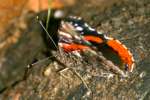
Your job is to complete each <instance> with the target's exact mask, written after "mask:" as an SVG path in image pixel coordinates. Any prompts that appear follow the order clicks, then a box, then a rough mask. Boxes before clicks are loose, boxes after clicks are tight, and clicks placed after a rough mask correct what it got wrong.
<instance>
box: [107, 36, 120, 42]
mask: <svg viewBox="0 0 150 100" xmlns="http://www.w3.org/2000/svg"><path fill="white" fill-rule="evenodd" d="M104 38H105V39H108V40H113V38H111V37H108V36H106V35H104ZM116 41H117V40H116ZM119 43H120V42H119Z"/></svg>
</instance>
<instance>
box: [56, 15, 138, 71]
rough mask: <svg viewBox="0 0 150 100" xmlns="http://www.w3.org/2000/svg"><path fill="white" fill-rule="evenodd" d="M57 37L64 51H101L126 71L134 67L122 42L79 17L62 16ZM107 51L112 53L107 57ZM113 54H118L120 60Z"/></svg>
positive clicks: (132, 60) (131, 57)
mask: <svg viewBox="0 0 150 100" xmlns="http://www.w3.org/2000/svg"><path fill="white" fill-rule="evenodd" d="M58 37H59V42H58V46H59V47H61V48H62V49H63V50H64V51H65V52H73V51H79V52H80V51H83V50H89V49H91V50H95V51H96V52H98V51H101V52H103V54H104V55H107V56H108V58H112V60H114V62H115V63H117V62H121V63H122V64H123V69H125V70H126V71H129V72H132V71H133V69H134V67H135V63H134V58H133V55H132V53H131V52H130V51H129V50H128V48H127V47H126V46H125V45H124V44H122V43H121V42H120V41H119V40H117V39H114V38H112V37H108V36H107V35H106V34H104V33H102V32H99V31H96V30H95V29H94V28H92V27H91V26H89V25H88V24H87V23H86V22H85V21H84V20H83V19H82V18H81V17H75V16H69V17H67V18H64V19H63V20H62V21H61V25H60V28H59V29H58ZM109 53H110V54H113V55H111V57H109ZM114 56H118V58H119V59H120V61H119V59H117V58H115V57H114ZM115 60H117V61H115Z"/></svg>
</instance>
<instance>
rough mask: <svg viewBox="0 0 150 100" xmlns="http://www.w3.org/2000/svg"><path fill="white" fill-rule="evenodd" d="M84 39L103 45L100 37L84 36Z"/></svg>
mask: <svg viewBox="0 0 150 100" xmlns="http://www.w3.org/2000/svg"><path fill="white" fill-rule="evenodd" d="M84 39H85V40H87V41H91V42H96V43H103V40H102V39H101V38H100V37H96V36H84Z"/></svg>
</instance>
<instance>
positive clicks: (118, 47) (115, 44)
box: [107, 40, 134, 72]
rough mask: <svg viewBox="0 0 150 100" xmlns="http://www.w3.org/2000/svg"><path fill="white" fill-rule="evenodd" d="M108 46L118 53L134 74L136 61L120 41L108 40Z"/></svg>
mask: <svg viewBox="0 0 150 100" xmlns="http://www.w3.org/2000/svg"><path fill="white" fill-rule="evenodd" d="M107 45H108V46H110V47H111V48H112V49H113V50H114V51H116V52H117V53H118V55H119V56H120V57H121V59H122V60H123V62H124V63H126V64H128V70H129V71H130V72H132V70H133V64H134V60H133V57H132V55H131V53H130V51H128V50H127V48H126V47H125V46H124V45H122V44H121V43H120V42H119V41H118V40H108V42H107Z"/></svg>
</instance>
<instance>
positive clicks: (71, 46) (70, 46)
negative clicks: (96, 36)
mask: <svg viewBox="0 0 150 100" xmlns="http://www.w3.org/2000/svg"><path fill="white" fill-rule="evenodd" d="M61 46H62V48H63V49H64V51H65V52H71V51H75V50H84V49H90V48H89V47H88V46H84V45H80V44H75V43H72V44H66V43H62V45H61Z"/></svg>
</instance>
